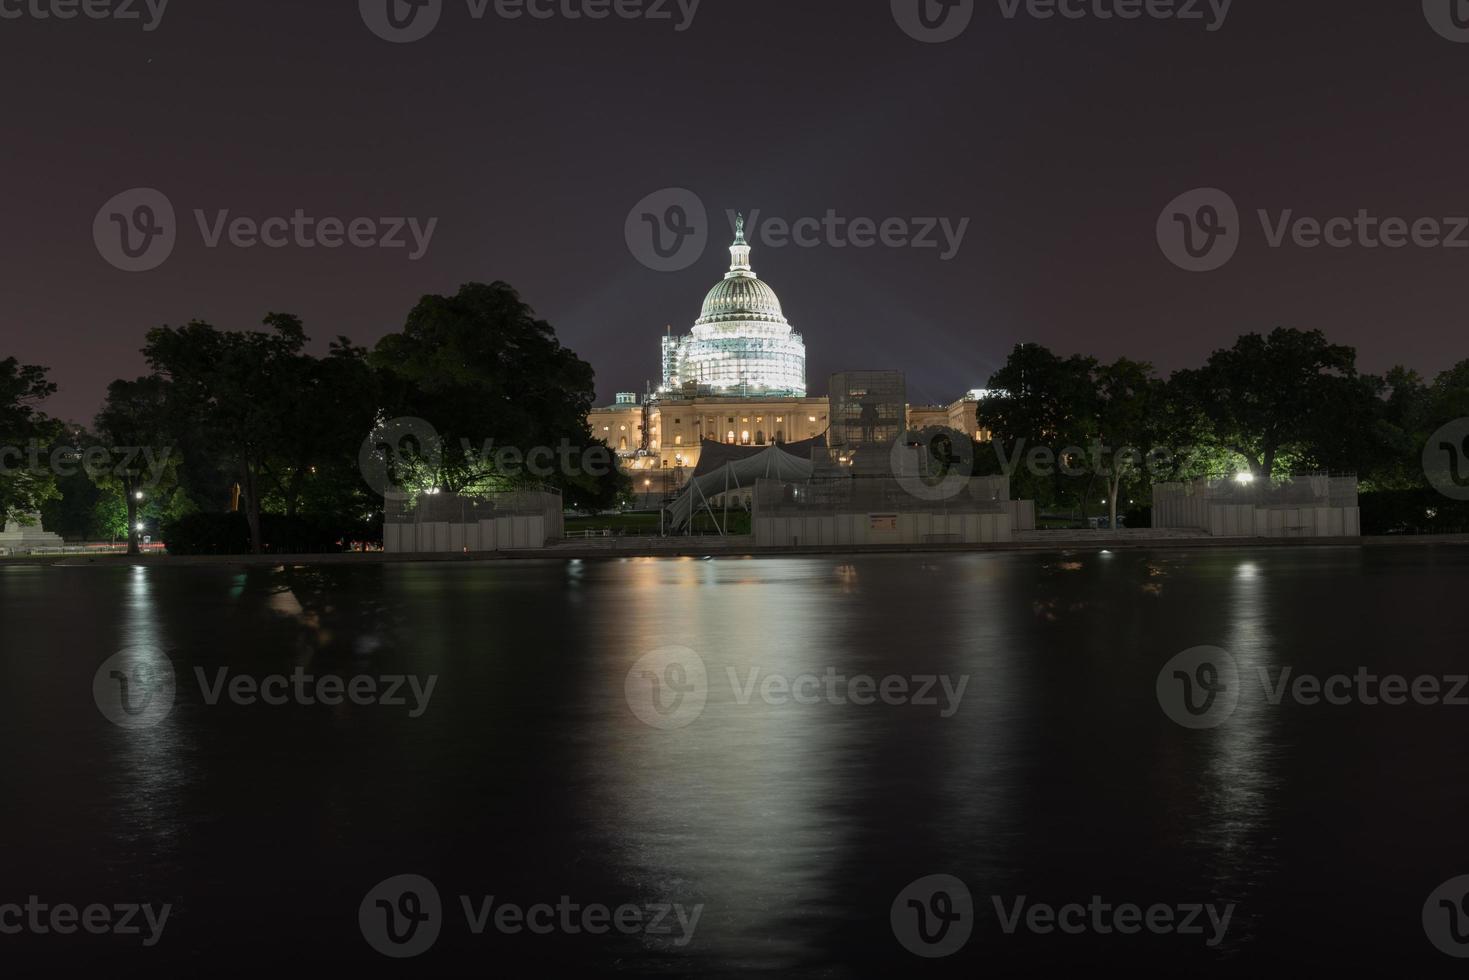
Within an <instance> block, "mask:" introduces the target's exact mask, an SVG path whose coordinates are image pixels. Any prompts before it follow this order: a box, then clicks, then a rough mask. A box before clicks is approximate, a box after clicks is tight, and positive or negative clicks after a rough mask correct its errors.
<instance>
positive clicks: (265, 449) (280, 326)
mask: <svg viewBox="0 0 1469 980" xmlns="http://www.w3.org/2000/svg"><path fill="white" fill-rule="evenodd" d="M265 325H266V326H267V327H269V328H270V330H269V331H268V332H266V331H248V332H225V331H220V330H216V329H215V328H214V327H213V326H211V325H209V324H207V323H204V322H202V321H199V320H195V321H192V322H190V323H189V324H188V325H187V326H183V327H178V328H174V327H166V326H165V327H158V328H156V329H154V330H150V331H149V332H148V340H147V344H146V345H145V346H144V348H143V354H144V355H145V356H146V357H147V358H148V363H149V365H150V366H151V367H152V368H153V370H154V372H155V373H156V374H158V375H159V376H160V377H161V378H163V380H164V381H165V382H166V383H167V386H168V395H167V399H168V416H169V419H170V421H171V423H172V424H173V425H174V426H186V427H194V428H197V429H198V430H199V434H200V435H201V436H202V441H203V442H204V443H205V444H207V445H209V446H211V447H213V449H214V451H215V452H217V453H218V454H219V456H220V457H221V458H222V459H223V460H224V461H225V464H226V465H227V466H228V467H229V468H230V470H232V471H233V473H234V474H235V475H236V478H237V479H238V480H239V485H240V488H241V491H242V494H243V497H244V505H245V519H246V521H247V523H248V524H249V527H250V548H251V551H252V552H253V553H254V554H260V553H261V551H262V550H263V546H264V541H263V536H262V532H261V520H260V515H261V496H262V494H263V492H264V490H265V487H264V483H265V471H266V467H267V465H268V463H269V461H270V459H271V458H272V455H273V453H274V452H275V451H276V450H277V448H278V446H279V444H280V441H281V439H282V438H283V436H282V433H283V432H285V431H286V430H287V427H288V426H291V425H293V424H296V423H297V422H298V421H299V420H298V419H297V418H294V417H293V416H292V415H291V413H290V410H289V399H287V398H286V397H285V395H286V393H287V392H289V391H290V390H291V386H292V385H293V384H295V383H296V382H297V381H298V379H299V377H300V364H299V361H298V358H299V355H300V353H301V350H302V348H303V347H304V346H305V344H306V334H305V331H304V330H303V328H302V326H301V321H300V320H298V319H297V318H295V317H293V316H289V315H285V314H276V313H272V314H269V315H267V316H266V318H265Z"/></svg>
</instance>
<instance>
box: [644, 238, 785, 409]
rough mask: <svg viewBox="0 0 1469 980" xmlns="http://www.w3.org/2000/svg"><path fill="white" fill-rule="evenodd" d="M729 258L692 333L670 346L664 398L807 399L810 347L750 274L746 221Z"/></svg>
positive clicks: (668, 341)
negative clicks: (683, 396) (808, 347)
mask: <svg viewBox="0 0 1469 980" xmlns="http://www.w3.org/2000/svg"><path fill="white" fill-rule="evenodd" d="M729 254H730V263H729V272H728V274H726V275H725V277H724V279H723V280H722V281H720V282H719V283H717V284H715V286H714V288H713V289H711V290H710V291H709V295H708V296H706V297H705V298H704V308H703V310H702V312H701V313H700V315H699V319H698V320H697V321H695V323H694V329H693V331H692V332H691V333H689V334H687V335H686V336H682V337H666V338H664V340H663V384H662V386H661V387H660V388H659V389H658V392H659V394H660V395H677V394H680V393H685V394H703V395H712V396H716V397H717V396H734V397H737V398H804V397H806V344H805V341H803V340H802V339H801V335H800V334H798V333H796V332H795V330H793V329H792V328H791V324H790V321H788V320H787V319H786V318H785V313H784V312H783V311H782V310H781V306H780V299H779V297H777V296H776V295H775V290H773V289H771V288H770V287H769V286H768V285H766V284H765V283H764V282H763V281H761V279H760V278H759V277H758V276H756V275H755V272H754V270H753V269H751V268H750V246H749V245H748V244H747V243H746V242H745V219H744V218H743V217H741V218H740V219H739V220H738V222H737V224H736V226H735V240H734V244H733V245H731V246H730V249H729Z"/></svg>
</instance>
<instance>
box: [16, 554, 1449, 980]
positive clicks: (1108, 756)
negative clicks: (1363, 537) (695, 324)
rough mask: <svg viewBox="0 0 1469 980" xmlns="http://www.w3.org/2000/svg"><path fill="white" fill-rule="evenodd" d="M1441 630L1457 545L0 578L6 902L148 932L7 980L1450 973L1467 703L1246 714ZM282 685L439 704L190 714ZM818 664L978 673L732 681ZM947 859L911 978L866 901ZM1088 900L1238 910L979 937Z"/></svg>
mask: <svg viewBox="0 0 1469 980" xmlns="http://www.w3.org/2000/svg"><path fill="white" fill-rule="evenodd" d="M1466 601H1469V550H1451V549H1431V548H1402V549H1368V550H1359V549H1353V548H1340V549H1338V548H1329V549H1327V548H1312V549H1299V550H1297V549H1267V550H1260V551H1251V550H1238V551H1233V550H1231V551H1207V552H1201V553H1196V554H1191V553H1183V552H1176V551H1170V552H1159V553H1156V554H1146V553H1119V554H1114V555H1108V554H1097V553H1094V552H1089V553H1077V554H1073V555H1066V556H1060V555H1032V554H1017V555H967V556H913V557H870V558H869V557H863V558H845V559H844V558H809V559H754V560H719V561H697V560H627V561H606V562H571V563H561V562H554V563H553V562H544V563H542V562H535V563H529V562H514V563H490V564H482V565H465V564H454V565H392V566H376V567H366V566H364V567H348V568H276V569H250V570H241V569H235V568H224V567H221V568H192V567H189V568H186V567H177V568H166V567H165V568H159V567H150V568H119V567H105V568H102V567H75V568H70V567H55V568H40V567H24V566H11V565H7V566H0V668H3V673H0V733H3V736H4V741H5V751H4V756H3V760H4V761H3V763H0V772H3V777H4V778H3V794H4V798H3V803H0V829H3V831H4V835H3V846H0V905H3V904H4V903H6V902H20V903H24V902H25V901H26V900H27V898H28V896H31V895H36V896H38V897H39V898H40V899H41V900H42V901H46V902H48V903H52V904H55V903H72V904H75V905H78V906H85V905H87V904H90V903H96V902H101V903H106V904H115V903H127V902H149V903H153V904H155V905H161V904H162V903H165V902H167V903H170V904H171V905H172V913H171V916H170V918H169V920H168V922H167V925H166V928H165V930H164V932H163V935H162V938H161V940H160V941H159V942H158V943H157V945H155V946H153V947H152V948H144V947H143V945H142V941H141V937H136V936H134V937H124V936H117V935H106V936H98V937H91V936H83V935H71V936H59V935H54V934H49V935H44V936H38V935H34V934H32V933H29V932H27V933H23V934H21V935H18V936H7V935H0V969H5V966H4V964H9V966H10V967H11V968H12V969H15V971H16V972H15V973H13V974H11V975H17V976H19V975H26V974H27V973H40V972H42V971H46V972H52V973H55V974H58V975H65V974H67V973H69V972H73V971H79V970H83V969H85V968H88V967H93V968H97V969H105V970H107V971H108V972H109V973H111V974H113V975H157V976H166V975H176V974H177V975H188V973H195V974H197V975H223V974H230V975H234V974H240V975H244V974H249V975H257V976H258V975H260V974H261V973H262V971H264V970H270V969H287V968H290V967H291V966H292V965H293V964H328V963H337V964H340V965H341V967H342V969H343V970H344V971H350V972H349V975H361V976H377V975H382V976H415V975H424V976H433V975H445V976H451V975H452V976H461V975H470V972H469V971H470V970H475V971H476V973H478V974H483V975H495V974H496V973H500V974H504V975H512V976H520V975H531V974H532V973H535V974H539V973H541V972H548V971H554V970H557V969H562V968H565V969H572V970H576V971H577V972H578V974H581V975H585V974H589V973H603V972H607V973H617V972H621V973H626V974H633V975H635V974H661V975H670V976H678V975H696V974H697V975H730V974H735V973H740V972H755V971H758V972H766V973H771V974H778V975H785V976H830V977H844V976H872V975H880V974H889V973H898V972H899V971H901V972H902V973H904V974H906V973H914V974H932V975H938V974H945V973H952V974H958V973H961V972H962V973H964V974H966V975H983V976H1018V975H1021V974H1022V973H1025V972H1033V971H1034V970H1036V969H1050V968H1063V967H1068V966H1069V967H1090V968H1093V969H1095V968H1099V967H1102V968H1107V967H1111V966H1112V965H1117V966H1124V967H1125V966H1129V965H1133V966H1136V967H1137V968H1138V970H1139V972H1146V973H1149V974H1151V973H1163V972H1174V973H1175V974H1179V973H1182V972H1183V971H1188V972H1190V973H1202V974H1209V975H1241V974H1243V973H1245V972H1247V971H1248V972H1257V971H1259V970H1261V969H1279V968H1281V967H1283V966H1286V967H1291V968H1294V969H1300V970H1304V969H1306V968H1327V967H1332V966H1347V967H1351V968H1353V969H1354V970H1358V971H1364V970H1365V971H1376V972H1387V971H1389V970H1391V971H1393V972H1396V973H1398V974H1400V975H1415V976H1431V975H1445V976H1447V975H1449V971H1450V970H1453V971H1454V972H1455V973H1459V972H1461V969H1462V966H1461V964H1460V963H1459V962H1458V961H1455V960H1451V959H1449V958H1447V957H1445V956H1443V955H1442V954H1440V953H1438V952H1437V951H1436V950H1434V949H1433V947H1432V946H1431V945H1430V944H1429V942H1428V940H1427V939H1426V938H1425V934H1424V929H1423V925H1422V922H1421V915H1422V909H1423V905H1424V902H1425V900H1426V899H1427V897H1428V895H1429V893H1430V892H1432V891H1433V890H1434V889H1435V888H1436V887H1437V886H1439V885H1440V884H1441V883H1443V882H1444V881H1446V880H1447V879H1449V878H1452V877H1454V876H1456V875H1460V874H1469V829H1466V828H1469V778H1466V777H1469V706H1461V707H1453V706H1430V707H1423V706H1408V705H1404V706H1399V707H1393V706H1388V705H1376V706H1367V705H1362V704H1353V705H1348V706H1329V705H1316V706H1309V705H1303V704H1298V703H1292V702H1291V701H1290V700H1289V699H1287V700H1286V701H1285V702H1283V703H1281V704H1279V705H1273V704H1271V703H1270V702H1269V700H1268V699H1267V697H1266V695H1265V693H1264V692H1263V690H1262V689H1261V686H1260V685H1259V683H1257V682H1253V681H1252V680H1251V678H1252V677H1253V676H1254V673H1255V671H1256V669H1257V668H1259V667H1266V668H1269V670H1270V671H1271V672H1272V673H1274V672H1275V671H1276V670H1277V669H1278V668H1281V667H1285V666H1290V667H1291V668H1292V669H1293V671H1294V672H1295V673H1296V674H1300V673H1312V674H1319V675H1323V676H1324V675H1330V674H1336V673H1347V674H1351V673H1354V672H1355V671H1357V670H1358V668H1363V667H1365V668H1368V669H1370V670H1371V671H1373V672H1375V673H1378V674H1384V673H1399V674H1403V675H1406V676H1409V677H1411V676H1416V675H1437V676H1444V675H1453V674H1458V673H1469V642H1466V641H1469V620H1466V617H1465V616H1464V614H1463V610H1464V606H1465V603H1466ZM670 645H678V646H684V647H687V648H689V649H691V650H692V651H694V652H695V653H696V654H697V655H698V657H699V658H700V660H701V661H702V663H703V664H704V666H705V667H706V669H707V677H708V684H707V703H706V705H705V707H704V709H703V711H702V713H700V714H698V715H697V717H695V718H694V719H693V720H692V721H691V722H690V723H689V724H687V725H686V726H685V727H682V728H678V729H673V730H661V729H659V728H655V727H652V726H650V725H647V724H645V723H643V722H642V721H640V720H639V718H638V717H637V716H636V715H635V714H634V712H633V710H632V709H631V708H630V706H629V701H628V698H627V694H626V685H627V679H628V676H629V672H630V671H631V670H632V669H633V667H634V665H635V664H636V663H637V662H638V661H639V658H641V657H643V656H644V655H645V654H647V653H649V652H650V651H653V650H656V649H659V648H663V647H668V646H670ZM1201 645H1210V646H1216V647H1221V648H1224V649H1225V650H1227V651H1229V652H1230V653H1231V654H1232V655H1233V656H1234V658H1235V659H1236V661H1237V662H1238V664H1239V667H1240V671H1241V674H1242V676H1243V683H1242V684H1241V692H1242V693H1241V699H1240V704H1239V707H1238V709H1237V710H1236V712H1235V713H1234V715H1233V716H1232V717H1231V718H1230V719H1229V720H1228V721H1227V722H1225V723H1224V724H1223V725H1221V726H1220V727H1218V728H1215V729H1212V730H1202V731H1190V730H1186V729H1184V728H1181V727H1180V726H1178V725H1176V724H1174V723H1173V722H1172V721H1170V720H1169V718H1168V717H1167V716H1166V715H1165V713H1164V712H1163V710H1162V709H1161V708H1160V705H1159V700H1158V694H1157V691H1156V681H1157V677H1158V674H1159V670H1160V668H1162V667H1163V665H1164V664H1165V663H1166V662H1167V661H1168V660H1169V659H1170V658H1172V657H1173V656H1175V655H1176V654H1178V653H1180V652H1182V651H1184V650H1187V649H1189V648H1192V647H1197V646H1201ZM122 650H129V651H131V653H130V654H129V656H132V657H140V656H141V657H152V658H155V659H156V658H159V657H165V656H166V658H167V662H170V663H171V664H172V666H173V669H174V672H175V676H176V683H177V692H176V697H175V703H174V707H173V709H172V711H171V712H169V713H168V714H167V716H166V717H165V718H163V719H162V720H161V721H160V722H158V723H157V724H155V725H152V726H151V727H139V728H124V727H120V726H118V725H115V724H113V723H112V722H110V721H109V720H108V719H107V718H106V717H104V715H103V712H102V711H101V710H99V707H98V705H97V703H96V701H95V700H94V696H93V680H94V674H95V673H96V672H97V671H98V668H99V666H101V665H103V663H104V661H107V660H108V658H109V657H112V656H113V655H114V654H117V653H118V652H119V651H122ZM160 662H161V661H160ZM297 667H300V668H302V669H303V670H304V672H305V673H307V674H309V675H312V676H316V677H321V676H335V677H340V678H352V677H354V676H360V675H366V676H374V677H383V676H390V675H415V676H416V677H417V678H419V679H420V680H426V679H427V678H428V677H430V676H433V677H435V678H436V682H435V687H434V689H433V691H432V696H431V697H430V698H429V700H428V704H427V706H426V709H425V710H423V711H422V713H421V715H420V716H419V717H412V716H411V711H412V708H413V698H412V695H411V694H410V693H409V692H408V691H407V690H406V688H405V689H404V691H402V692H400V693H403V694H407V695H408V698H407V700H408V704H405V705H402V706H389V705H381V704H372V705H354V704H350V703H346V704H341V705H335V706H332V705H323V704H301V703H291V704H287V705H281V706H271V705H265V704H258V703H257V704H254V705H247V704H236V703H232V702H231V701H230V700H229V698H228V697H226V698H223V699H221V700H220V701H219V703H216V704H210V703H209V694H210V692H209V690H207V689H202V690H201V685H200V683H199V681H198V672H199V671H202V672H203V675H204V676H205V677H206V678H207V679H208V681H209V683H210V684H213V683H214V681H215V680H216V678H217V677H218V676H219V673H218V672H219V671H220V670H221V669H222V668H223V669H225V670H226V671H227V673H226V676H228V677H235V676H245V677H248V678H264V677H267V676H270V675H274V674H290V673H291V672H292V671H294V670H295V669H296V668H297ZM829 669H830V670H833V671H834V672H835V673H836V674H839V675H843V676H852V675H859V674H865V675H870V676H871V677H873V678H882V677H885V676H888V675H897V676H902V677H909V678H912V677H920V676H923V675H936V676H937V675H944V676H947V677H948V678H950V679H951V681H957V680H958V679H959V678H960V677H967V678H968V681H967V686H966V687H965V688H964V690H963V696H962V698H961V699H960V701H959V703H958V707H957V710H956V711H953V712H952V713H951V714H950V715H949V716H948V717H944V711H943V709H942V705H943V703H942V697H940V704H939V705H917V704H883V703H875V704H855V703H850V702H849V701H842V699H840V698H839V699H838V700H839V702H840V703H835V704H834V703H829V702H828V701H827V700H826V699H825V698H823V699H821V700H820V703H816V704H798V703H793V702H789V701H786V702H785V703H781V702H782V701H783V699H781V698H779V697H773V698H768V699H767V698H764V697H762V695H761V694H760V689H759V688H758V687H757V688H756V689H755V690H754V693H753V696H750V697H746V696H745V694H744V692H743V690H742V689H741V685H743V684H746V683H747V682H748V680H749V679H750V678H751V677H752V676H753V677H754V678H756V679H757V680H762V681H763V679H764V678H766V677H768V676H771V675H774V676H776V677H777V678H792V679H793V678H797V677H799V676H801V675H805V674H813V675H817V676H818V677H820V676H824V675H825V674H826V673H827V672H828V670H829ZM731 670H733V671H734V678H735V680H734V681H733V682H732V681H731V677H730V671H731ZM752 672H753V674H752ZM634 674H635V675H636V674H637V672H636V671H634ZM1466 693H1469V692H1466ZM742 700H743V701H745V702H746V703H741V701H742ZM940 873H942V874H951V875H955V876H957V877H958V878H960V879H962V880H963V881H964V882H965V883H967V885H968V887H969V889H970V890H971V892H972V893H973V895H974V901H975V906H976V921H975V922H974V925H973V935H972V938H971V939H970V940H969V942H968V944H967V945H966V946H965V947H964V948H963V950H962V951H960V952H959V953H957V954H955V955H954V956H952V957H950V958H948V959H944V960H932V961H929V960H922V959H918V958H916V957H914V956H912V955H911V954H910V953H908V952H906V951H905V950H904V949H903V948H902V947H901V946H900V945H899V944H898V942H897V940H896V939H895V938H894V934H893V930H892V928H891V925H890V920H889V914H890V907H891V906H892V904H893V902H894V899H895V898H896V897H897V896H898V893H899V892H900V891H902V890H903V889H904V887H905V886H907V885H908V884H909V883H910V882H912V881H914V880H915V879H918V878H921V877H924V876H927V875H932V874H940ZM402 874H415V875H421V876H423V877H424V878H427V879H429V880H430V881H432V882H433V884H434V885H435V886H436V888H437V890H438V892H439V893H440V895H441V898H442V902H443V906H444V910H443V914H442V923H441V929H442V931H441V933H440V935H439V937H438V940H437V942H435V943H434V945H433V946H432V948H431V949H430V950H429V951H428V952H426V953H424V954H423V955H422V956H420V957H418V958H416V959H412V960H406V961H394V960H390V959H387V958H385V957H383V956H381V955H380V954H379V953H378V952H376V951H374V949H372V948H371V947H370V946H369V944H368V942H367V940H366V939H365V938H364V935H363V932H362V930H361V928H360V925H359V918H358V910H359V905H361V904H362V902H363V900H364V897H365V896H366V895H367V894H368V892H369V891H370V890H371V889H373V888H374V886H376V885H377V884H378V883H379V882H381V881H383V880H384V879H388V878H391V877H393V876H396V875H402ZM1093 895H1098V896H1101V897H1102V899H1103V900H1104V901H1107V902H1109V903H1111V904H1119V903H1125V902H1132V903H1136V904H1139V905H1143V906H1146V905H1151V904H1154V903H1169V904H1175V905H1178V904H1183V903H1215V904H1216V905H1218V906H1220V907H1222V906H1224V905H1225V904H1228V903H1234V905H1235V911H1234V913H1233V917H1232V920H1231V921H1230V924H1229V927H1228V931H1227V933H1226V935H1225V937H1224V939H1223V940H1222V941H1221V942H1219V943H1218V944H1217V945H1215V946H1212V947H1211V946H1208V945H1206V941H1205V940H1206V938H1207V936H1177V935H1165V936H1159V935H1151V934H1147V933H1143V934H1139V935H1130V936H1129V935H1117V934H1111V935H1099V934H1097V933H1095V932H1090V933H1087V934H1082V935H1058V934H1054V933H1053V934H1046V935H1042V934H1035V933H1030V932H1026V931H1020V932H1016V933H1014V934H1007V933H1006V932H1005V931H1004V929H1003V928H1002V923H1001V917H1000V916H999V915H998V914H997V912H996V910H995V907H994V904H993V899H992V897H993V896H1000V897H1002V899H1003V901H1004V903H1005V905H1006V908H1007V909H1008V908H1009V907H1011V906H1013V903H1014V900H1015V899H1016V897H1017V896H1026V900H1027V901H1028V902H1032V903H1034V902H1043V903H1049V904H1053V905H1062V904H1065V903H1068V902H1078V901H1079V902H1083V903H1085V902H1088V901H1090V900H1091V897H1092V896H1093ZM460 896H471V897H472V899H473V901H474V903H476V904H477V903H479V902H481V901H482V900H483V899H484V898H486V897H487V896H495V900H496V902H497V903H507V902H508V903H514V904H517V905H520V906H523V907H529V906H531V905H534V904H536V903H542V902H546V903H551V904H553V905H554V904H555V903H557V902H558V901H560V900H561V899H562V896H566V897H567V898H568V899H569V900H570V901H572V902H576V903H578V904H580V905H589V904H594V903H599V904H602V905H606V906H609V907H616V906H619V905H622V904H633V905H637V906H644V907H645V906H649V905H655V904H660V903H679V904H680V905H681V906H683V907H684V908H685V909H692V908H693V907H694V906H696V905H697V906H702V909H701V911H700V913H699V914H700V917H699V919H698V921H697V925H696V926H695V928H694V929H693V935H692V939H691V941H688V942H687V943H686V944H683V945H680V942H679V941H680V939H681V936H680V935H678V934H677V931H675V934H673V935H659V936H648V935H636V936H624V935H620V934H616V933H613V934H609V935H601V936H593V935H586V934H580V935H570V936H569V935H565V934H564V933H563V934H558V935H551V936H538V935H531V934H527V933H523V932H522V933H521V934H518V935H510V934H506V933H502V932H496V931H495V930H494V929H493V927H491V929H490V930H489V931H487V932H486V933H484V934H483V935H475V934H474V933H473V932H472V931H471V930H470V928H469V927H468V926H467V925H466V920H465V914H464V910H463V909H462V907H461V902H460ZM0 924H3V923H0ZM145 931H146V930H145ZM532 966H533V967H534V969H532V968H531V967H532ZM184 971H187V973H186V972H184ZM7 972H8V971H7Z"/></svg>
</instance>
